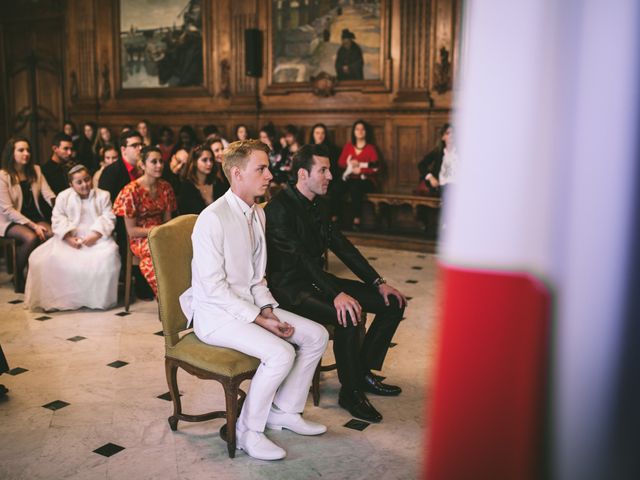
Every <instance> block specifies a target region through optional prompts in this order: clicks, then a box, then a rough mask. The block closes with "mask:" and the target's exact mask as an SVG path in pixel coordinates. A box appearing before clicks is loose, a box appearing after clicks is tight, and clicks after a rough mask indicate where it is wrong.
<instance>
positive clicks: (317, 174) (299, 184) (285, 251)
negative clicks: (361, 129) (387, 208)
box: [265, 145, 407, 422]
mask: <svg viewBox="0 0 640 480" xmlns="http://www.w3.org/2000/svg"><path fill="white" fill-rule="evenodd" d="M330 168H331V163H330V161H329V152H328V151H327V149H326V147H324V146H322V145H305V146H304V147H302V148H301V149H300V150H299V152H298V153H297V154H296V157H295V159H294V164H293V169H292V173H293V175H294V176H297V180H296V184H295V186H293V185H290V186H289V185H288V186H286V187H285V188H284V189H283V190H281V191H280V192H279V193H278V194H277V195H276V196H275V197H274V198H273V199H272V200H271V201H270V202H269V203H268V205H267V206H266V208H265V212H266V220H267V221H266V237H267V249H268V257H267V258H268V266H267V271H268V282H269V287H270V289H271V292H272V293H273V295H274V296H275V298H276V300H277V301H278V302H279V303H280V305H281V306H282V307H283V308H287V309H290V310H291V311H292V312H295V313H297V314H299V315H303V316H304V317H305V318H309V319H312V320H315V321H317V322H320V323H323V324H331V325H334V326H335V334H334V342H333V350H334V353H335V357H336V364H337V367H338V377H339V379H340V383H341V384H342V388H341V389H340V396H339V403H340V405H341V406H342V407H343V408H345V409H346V410H348V411H349V412H350V413H351V414H352V415H353V416H355V417H359V418H362V419H364V420H367V421H370V422H379V421H380V420H382V415H380V413H379V412H378V411H377V410H376V409H375V408H374V407H373V406H372V405H371V403H369V400H368V399H367V397H366V395H365V392H368V393H374V394H377V395H386V396H394V395H399V394H400V392H401V389H400V387H396V386H393V385H386V384H384V383H381V382H380V379H379V377H377V376H376V375H374V374H373V373H372V372H371V369H373V370H380V369H381V368H382V363H383V361H384V358H385V356H386V354H387V350H388V348H389V344H390V342H391V339H392V338H393V335H394V333H395V331H396V329H397V327H398V324H399V323H400V320H401V319H402V315H403V312H404V307H405V306H406V301H407V300H406V298H405V297H404V295H402V293H400V292H399V291H398V290H396V289H395V288H393V287H391V286H389V285H387V284H386V282H385V281H384V279H383V278H382V277H381V276H380V275H379V274H378V272H376V271H375V269H374V268H373V267H372V266H371V265H370V264H369V262H367V260H366V259H365V258H364V257H363V256H362V254H361V253H360V252H359V251H358V250H357V249H356V248H355V247H354V246H353V244H352V243H351V242H350V241H349V240H348V239H347V238H345V237H344V235H342V233H340V231H339V230H338V229H337V228H336V226H335V225H334V224H332V223H331V222H330V221H329V215H328V211H327V208H326V206H325V205H324V203H323V202H321V201H318V200H319V198H318V196H323V195H325V194H326V193H327V188H328V186H329V182H330V181H331V178H332V176H331V172H330ZM327 249H330V250H331V251H332V252H333V253H335V254H336V255H337V256H338V258H340V260H342V261H343V263H344V264H345V265H346V266H347V267H349V268H350V269H351V271H353V272H354V273H355V274H356V275H357V276H358V277H359V278H360V279H361V280H362V282H358V281H353V280H345V279H342V278H338V277H336V276H334V275H332V274H330V273H328V272H326V271H324V269H323V265H324V259H323V256H324V255H325V252H326V250H327ZM363 309H364V310H365V311H366V312H370V313H375V314H376V317H375V319H374V321H373V322H372V324H371V326H370V327H369V330H368V332H367V334H366V336H365V338H364V341H363V342H362V343H361V342H360V336H359V328H358V324H359V323H360V322H361V321H362V318H361V313H362V310H363Z"/></svg>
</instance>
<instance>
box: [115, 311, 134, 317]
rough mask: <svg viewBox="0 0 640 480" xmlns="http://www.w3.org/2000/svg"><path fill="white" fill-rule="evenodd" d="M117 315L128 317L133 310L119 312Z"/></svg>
mask: <svg viewBox="0 0 640 480" xmlns="http://www.w3.org/2000/svg"><path fill="white" fill-rule="evenodd" d="M116 315H117V316H119V317H126V316H127V315H131V312H118V313H116Z"/></svg>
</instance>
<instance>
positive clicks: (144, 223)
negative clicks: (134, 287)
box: [113, 179, 177, 296]
mask: <svg viewBox="0 0 640 480" xmlns="http://www.w3.org/2000/svg"><path fill="white" fill-rule="evenodd" d="M176 209H177V204H176V197H175V195H174V193H173V189H172V188H171V185H170V184H169V183H168V182H166V181H164V180H161V179H159V180H158V183H157V195H156V198H151V195H150V194H149V190H147V189H146V188H145V187H143V186H142V185H140V184H139V183H138V182H137V181H135V180H134V181H133V182H131V183H129V184H128V185H127V186H125V187H124V188H123V189H122V191H121V192H120V193H119V194H118V197H117V198H116V201H115V202H114V203H113V213H115V214H116V215H117V216H119V217H127V218H135V220H136V226H137V227H143V228H149V227H154V226H156V225H161V224H162V223H163V222H164V214H165V212H167V211H168V212H173V211H175V210H176ZM129 245H130V247H131V251H132V252H133V254H134V255H135V256H136V257H138V258H139V259H140V271H141V272H142V275H144V278H145V279H146V280H147V282H148V283H149V286H150V287H151V289H152V290H153V293H154V294H155V295H156V296H157V295H158V283H157V282H156V274H155V272H154V271H153V263H152V262H151V253H150V252H149V241H148V240H147V237H135V238H131V239H130V243H129Z"/></svg>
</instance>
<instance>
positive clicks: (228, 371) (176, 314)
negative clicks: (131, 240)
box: [149, 215, 260, 376]
mask: <svg viewBox="0 0 640 480" xmlns="http://www.w3.org/2000/svg"><path fill="white" fill-rule="evenodd" d="M197 218H198V216H197V215H183V216H180V217H177V218H174V219H173V220H171V221H169V222H167V223H165V224H164V225H160V226H158V227H156V228H154V229H152V230H151V232H149V250H150V251H151V259H152V260H153V268H154V270H155V273H156V279H157V281H158V304H159V311H160V320H161V321H162V331H163V332H164V337H165V347H166V348H165V350H166V352H165V353H166V356H167V357H170V358H174V359H176V360H182V361H184V362H187V363H189V364H191V365H193V366H195V367H199V368H201V369H203V370H207V371H210V372H213V373H218V374H223V375H229V376H234V375H237V374H239V373H244V372H247V371H250V370H255V369H256V368H258V365H259V364H260V362H259V360H258V359H256V358H254V357H250V356H248V355H245V354H243V353H240V352H237V351H235V350H231V349H228V348H222V347H214V346H211V345H207V344H206V343H203V342H201V341H200V340H198V338H197V337H196V336H195V334H194V333H189V334H187V335H184V336H183V337H182V338H180V336H179V334H180V332H182V331H184V330H186V329H187V318H186V317H185V316H184V314H183V313H182V309H181V308H180V301H179V297H180V295H181V294H182V293H183V292H184V291H185V290H187V289H188V288H189V287H190V286H191V258H192V257H193V247H192V245H191V232H193V226H194V225H195V223H196V219H197Z"/></svg>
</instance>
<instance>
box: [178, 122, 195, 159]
mask: <svg viewBox="0 0 640 480" xmlns="http://www.w3.org/2000/svg"><path fill="white" fill-rule="evenodd" d="M197 144H198V136H197V135H196V131H195V130H194V129H193V127H192V126H191V125H183V126H182V127H180V131H179V132H178V141H177V142H176V144H175V145H174V146H173V151H172V152H171V153H172V154H173V153H176V152H177V151H178V150H180V149H181V148H184V149H185V150H186V151H187V152H190V151H191V149H192V148H193V147H195V146H196V145H197Z"/></svg>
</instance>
